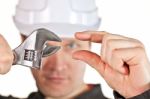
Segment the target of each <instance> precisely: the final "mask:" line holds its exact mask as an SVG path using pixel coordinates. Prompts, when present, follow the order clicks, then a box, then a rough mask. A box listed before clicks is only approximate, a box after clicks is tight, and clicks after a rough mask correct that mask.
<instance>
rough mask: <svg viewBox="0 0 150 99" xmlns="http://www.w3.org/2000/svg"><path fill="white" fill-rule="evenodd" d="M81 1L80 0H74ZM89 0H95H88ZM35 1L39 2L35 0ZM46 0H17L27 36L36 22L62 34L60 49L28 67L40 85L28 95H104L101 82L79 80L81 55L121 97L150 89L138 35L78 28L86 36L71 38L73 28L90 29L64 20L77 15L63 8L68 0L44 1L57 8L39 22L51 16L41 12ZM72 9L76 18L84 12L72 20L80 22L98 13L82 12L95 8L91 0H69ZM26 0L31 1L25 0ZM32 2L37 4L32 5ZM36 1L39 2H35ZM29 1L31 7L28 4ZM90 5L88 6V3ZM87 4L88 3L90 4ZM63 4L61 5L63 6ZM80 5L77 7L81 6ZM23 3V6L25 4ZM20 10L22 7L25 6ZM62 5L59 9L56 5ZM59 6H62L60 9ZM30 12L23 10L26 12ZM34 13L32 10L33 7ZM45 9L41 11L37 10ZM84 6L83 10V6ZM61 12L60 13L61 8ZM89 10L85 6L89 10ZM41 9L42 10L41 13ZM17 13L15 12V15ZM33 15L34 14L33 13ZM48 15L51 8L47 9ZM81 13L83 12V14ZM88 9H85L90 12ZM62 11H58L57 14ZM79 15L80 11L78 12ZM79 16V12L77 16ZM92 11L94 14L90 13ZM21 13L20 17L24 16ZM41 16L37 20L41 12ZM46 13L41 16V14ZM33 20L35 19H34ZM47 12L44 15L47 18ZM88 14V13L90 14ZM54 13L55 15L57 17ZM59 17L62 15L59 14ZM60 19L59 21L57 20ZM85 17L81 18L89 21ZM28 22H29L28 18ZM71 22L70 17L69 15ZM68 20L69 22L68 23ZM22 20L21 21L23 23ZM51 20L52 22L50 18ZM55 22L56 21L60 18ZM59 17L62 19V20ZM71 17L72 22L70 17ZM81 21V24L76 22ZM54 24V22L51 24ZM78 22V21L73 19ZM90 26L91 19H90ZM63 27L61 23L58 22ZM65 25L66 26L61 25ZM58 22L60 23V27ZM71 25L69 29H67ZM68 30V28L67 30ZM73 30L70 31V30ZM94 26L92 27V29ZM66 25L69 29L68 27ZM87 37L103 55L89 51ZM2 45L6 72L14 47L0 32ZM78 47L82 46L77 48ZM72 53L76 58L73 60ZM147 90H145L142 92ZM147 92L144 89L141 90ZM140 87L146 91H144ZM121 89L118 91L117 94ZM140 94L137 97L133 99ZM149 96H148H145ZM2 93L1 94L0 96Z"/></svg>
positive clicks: (64, 98)
mask: <svg viewBox="0 0 150 99" xmlns="http://www.w3.org/2000/svg"><path fill="white" fill-rule="evenodd" d="M76 1H77V2H79V1H78V0H76ZM80 1H81V0H80ZM92 1H93V0H92ZM37 2H38V3H37ZM43 2H46V0H45V1H44V0H43V1H40V0H36V2H35V1H34V0H33V1H32V0H30V2H29V1H28V0H20V5H18V6H17V7H18V9H17V11H18V14H16V16H15V17H14V19H15V22H16V25H17V27H18V28H19V30H20V32H21V33H22V38H23V39H25V38H26V36H27V35H28V33H30V32H31V30H34V29H37V28H38V27H40V26H43V27H44V28H48V29H50V30H52V31H54V32H55V33H57V34H58V35H60V37H62V39H63V42H62V45H61V46H62V49H61V50H60V51H59V52H57V53H56V54H54V55H52V56H50V57H46V58H44V59H43V65H42V69H41V70H40V71H39V70H35V69H32V73H33V75H34V77H35V80H36V83H37V86H38V88H39V92H37V93H32V94H31V95H30V96H29V97H28V98H29V99H42V98H46V99H105V97H104V96H103V95H102V94H101V91H100V89H99V87H97V86H95V85H90V86H89V85H86V84H84V82H83V72H84V68H85V64H84V63H82V62H81V61H77V60H82V61H84V62H87V63H88V64H89V65H91V66H93V67H94V68H95V69H96V70H97V71H98V72H99V73H100V74H101V75H102V76H103V77H104V79H105V80H106V82H107V83H108V84H109V85H110V87H112V88H113V89H114V90H115V91H117V92H118V93H117V94H116V92H115V95H117V96H116V97H118V98H119V99H120V98H123V97H122V96H124V97H125V98H133V97H134V96H137V95H140V94H141V95H144V96H145V94H146V95H148V94H147V93H149V91H148V90H149V89H150V88H149V82H150V80H149V78H150V77H149V76H150V74H149V73H150V67H149V66H150V63H149V61H148V58H147V56H146V53H145V50H144V46H143V44H141V43H140V42H139V41H137V40H135V39H131V38H127V37H123V36H119V35H113V34H110V33H107V32H95V31H91V32H90V31H89V32H83V33H77V34H76V35H75V37H76V38H77V39H79V40H83V41H86V42H82V41H79V40H76V39H73V38H72V35H73V32H75V31H81V30H88V28H87V27H84V28H83V27H82V25H81V24H80V27H82V28H79V27H78V28H77V27H76V28H72V26H74V25H72V24H69V25H68V24H67V25H66V24H64V23H67V19H70V17H68V15H73V16H74V15H75V13H74V12H72V13H70V14H66V13H65V14H64V12H67V11H68V12H69V11H70V10H69V9H68V8H67V9H65V7H69V6H68V5H67V4H68V3H67V0H61V1H60V0H59V1H58V0H55V1H50V0H49V2H48V1H47V2H46V4H51V6H52V7H54V8H55V7H57V9H56V8H55V9H52V8H51V7H48V8H51V10H50V12H51V11H53V10H57V11H58V12H57V11H55V12H57V13H54V12H51V13H52V15H54V16H55V17H53V20H52V22H51V21H50V23H51V24H50V25H48V24H42V25H41V23H42V22H43V23H44V22H49V20H48V19H51V18H52V16H50V17H46V16H45V12H46V11H48V8H47V9H46V10H45V11H43V10H41V9H43V8H45V7H42V5H43V6H44V5H46V4H45V3H43ZM58 2H59V3H60V4H61V5H60V7H58V6H56V4H57V3H58ZM71 2H72V4H75V5H74V6H73V9H74V11H77V12H80V14H79V15H78V14H77V15H75V16H74V17H75V19H76V18H83V16H84V18H87V19H86V20H84V21H81V20H79V21H77V20H74V21H73V23H77V24H78V22H81V23H82V22H83V23H84V24H85V23H88V22H89V23H90V22H91V24H92V23H94V22H95V23H98V22H97V21H98V19H97V18H96V17H94V19H96V20H97V21H93V20H94V19H92V20H91V21H89V20H88V17H85V16H86V13H84V14H81V13H82V12H84V11H85V10H86V11H87V9H89V11H93V9H94V8H93V7H92V6H86V5H85V6H86V8H85V7H83V5H80V6H79V7H77V5H79V4H82V3H81V2H80V3H79V4H78V3H77V2H74V1H71ZM29 3H30V4H29ZM32 3H33V4H37V5H35V6H34V7H33V5H32ZM38 4H39V5H40V8H38V7H39V6H38ZM88 4H93V2H92V3H91V0H88ZM32 7H33V9H34V10H32ZM88 7H89V8H88ZM90 7H91V8H90ZM61 8H63V9H61ZM80 8H81V9H82V10H81V11H80V10H79V9H80ZM23 9H24V10H23ZM22 10H23V11H24V12H23V11H22ZM60 10H61V11H60ZM62 10H63V11H62ZM28 11H29V12H30V13H27V12H28ZM34 11H35V12H36V13H33V12H34ZM38 11H43V12H38ZM86 11H85V12H86ZM62 12H63V13H62ZM87 12H88V11H87ZM42 13H44V15H43V16H42ZM17 15H18V16H17ZM34 15H35V16H34ZM48 15H49V14H48ZM63 15H65V17H66V18H67V19H63V18H65V17H63V18H62V16H63ZM82 15H83V16H82ZM89 15H90V14H89V13H88V16H89ZM94 15H95V14H94ZM60 16H61V17H60ZM77 16H78V17H77ZM80 16H82V17H80ZM92 16H93V15H92ZM23 17H24V19H23ZM41 17H42V19H43V20H42V19H41V20H40V18H41ZM43 17H44V18H43ZM32 18H33V19H34V20H33V19H32ZM46 18H48V19H46ZM90 18H92V17H90ZM56 19H57V21H56ZM62 19H63V20H62ZM58 20H61V21H58ZM87 20H88V22H85V21H87ZM28 22H29V23H28ZM69 22H70V21H69ZM69 22H68V23H69ZM21 23H24V24H21ZM54 23H55V24H54ZM58 23H59V24H58ZM62 23H63V24H62ZM70 23H71V22H70ZM78 25H79V24H78ZM55 26H57V28H56V27H55ZM75 26H76V25H75ZM89 26H92V25H89ZM62 27H63V28H62ZM65 27H68V28H66V29H64V28H65ZM58 28H59V29H58ZM70 28H71V29H70ZM55 29H58V30H55ZM65 30H67V31H65ZM69 30H74V31H69ZM91 30H93V29H91ZM68 31H69V32H68ZM89 42H97V43H102V49H101V56H99V55H96V54H94V53H92V52H89V51H87V50H89V48H90V44H89ZM0 43H1V46H2V47H1V49H0V53H1V55H3V57H0V61H1V62H0V64H1V65H0V73H1V74H3V73H7V72H8V71H9V69H10V68H11V64H12V62H13V59H14V57H13V53H12V52H11V49H10V47H9V45H8V44H7V42H6V41H5V39H4V38H3V37H2V36H1V37H0ZM77 50H80V51H77ZM137 53H138V55H137ZM72 54H73V58H74V59H77V60H74V59H72V56H71V55H72ZM146 91H148V92H146ZM144 92H145V93H144ZM143 93H144V94H143ZM119 94H120V95H122V96H119ZM139 97H141V96H137V97H135V99H136V98H137V99H138V98H139ZM146 98H147V99H148V96H146V97H144V98H143V99H146ZM1 99H2V98H1Z"/></svg>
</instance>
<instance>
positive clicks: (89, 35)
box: [75, 31, 108, 43]
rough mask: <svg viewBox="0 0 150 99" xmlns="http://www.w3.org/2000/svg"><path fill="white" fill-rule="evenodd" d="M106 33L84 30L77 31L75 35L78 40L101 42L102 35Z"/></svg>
mask: <svg viewBox="0 0 150 99" xmlns="http://www.w3.org/2000/svg"><path fill="white" fill-rule="evenodd" d="M105 34H108V33H107V32H98V31H85V32H77V33H76V34H75V37H76V38H77V39H79V40H83V41H91V42H95V43H101V42H102V39H103V36H104V35H105Z"/></svg>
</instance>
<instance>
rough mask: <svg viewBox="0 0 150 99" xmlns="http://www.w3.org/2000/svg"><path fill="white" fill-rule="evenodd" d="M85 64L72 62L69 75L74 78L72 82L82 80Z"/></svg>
mask: <svg viewBox="0 0 150 99" xmlns="http://www.w3.org/2000/svg"><path fill="white" fill-rule="evenodd" d="M85 68H86V64H85V63H83V62H81V61H76V60H74V62H72V66H71V69H72V70H71V72H72V73H71V75H72V76H73V77H74V80H77V81H79V80H83V77H84V72H85Z"/></svg>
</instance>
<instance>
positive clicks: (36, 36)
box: [13, 29, 61, 69]
mask: <svg viewBox="0 0 150 99" xmlns="http://www.w3.org/2000/svg"><path fill="white" fill-rule="evenodd" d="M47 41H58V42H61V39H60V38H59V37H58V36H57V35H55V34H54V33H53V32H51V31H48V30H46V29H38V30H36V31H33V32H32V33H31V35H29V37H28V38H27V39H26V40H25V41H24V42H23V43H22V44H21V45H20V46H19V47H17V48H16V49H14V50H13V52H14V56H15V59H14V63H13V65H16V64H18V65H23V66H27V67H31V68H36V69H40V68H41V61H42V57H47V56H49V55H52V54H54V53H56V52H57V51H58V50H59V49H60V46H50V45H46V42H47Z"/></svg>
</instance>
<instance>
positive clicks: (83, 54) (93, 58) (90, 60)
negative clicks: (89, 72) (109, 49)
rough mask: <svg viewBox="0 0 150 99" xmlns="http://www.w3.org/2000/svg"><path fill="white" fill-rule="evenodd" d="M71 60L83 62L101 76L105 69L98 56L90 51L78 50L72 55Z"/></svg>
mask: <svg viewBox="0 0 150 99" xmlns="http://www.w3.org/2000/svg"><path fill="white" fill-rule="evenodd" d="M73 58H74V59H77V60H82V61H84V62H85V63H87V64H89V65H90V66H92V67H93V68H95V69H96V70H97V71H98V72H99V73H100V74H101V75H102V76H103V74H104V73H103V72H104V69H105V67H104V63H103V62H102V60H101V57H100V56H99V55H97V54H95V53H93V52H90V51H86V50H80V51H76V52H74V53H73Z"/></svg>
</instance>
